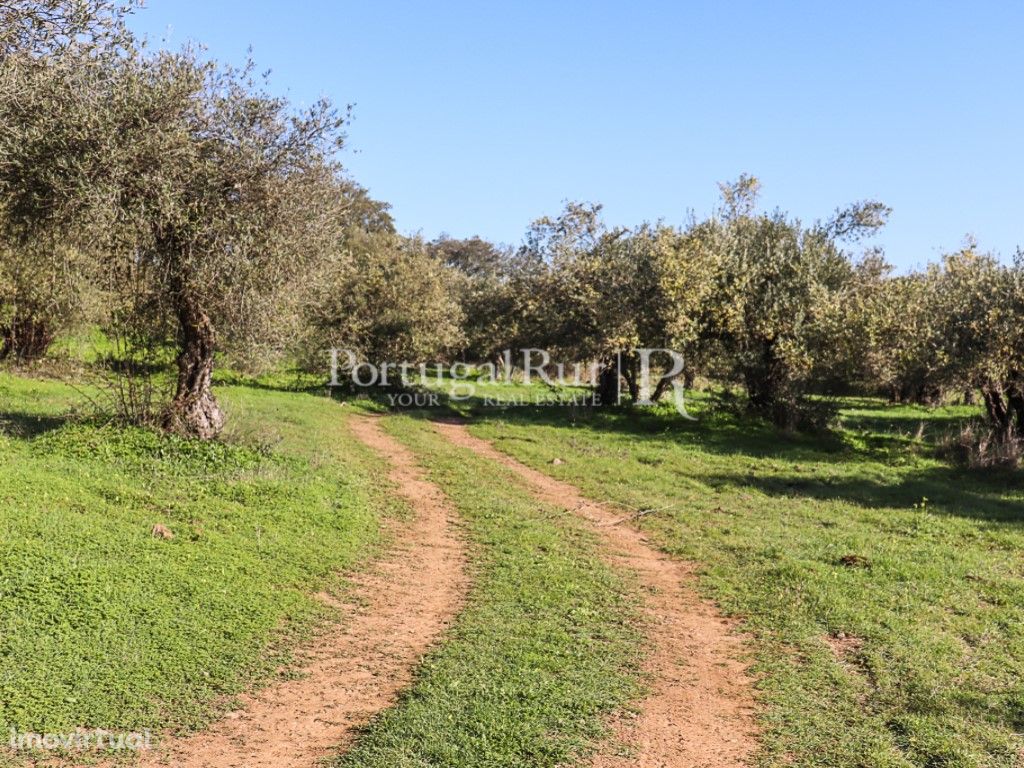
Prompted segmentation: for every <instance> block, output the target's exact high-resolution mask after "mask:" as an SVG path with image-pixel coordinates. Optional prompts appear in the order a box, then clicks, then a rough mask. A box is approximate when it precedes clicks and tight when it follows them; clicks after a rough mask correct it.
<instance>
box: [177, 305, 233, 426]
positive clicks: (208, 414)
mask: <svg viewBox="0 0 1024 768" xmlns="http://www.w3.org/2000/svg"><path fill="white" fill-rule="evenodd" d="M178 324H179V326H180V328H179V333H180V334H181V339H180V343H181V352H180V353H179V354H178V386H177V390H176V391H175V394H174V399H173V400H172V401H171V404H170V406H169V407H168V410H167V415H166V417H165V419H164V427H165V428H166V429H169V430H171V431H173V432H178V433H180V434H184V435H189V436H192V437H198V438H201V439H203V440H209V439H210V438H213V437H216V436H217V435H218V434H220V431H221V429H223V427H224V412H223V411H222V410H221V409H220V406H219V405H218V404H217V399H216V398H215V397H214V396H213V390H212V388H211V387H212V383H213V352H214V343H215V340H216V337H215V334H214V331H213V324H212V323H211V322H210V318H209V317H208V316H207V314H206V313H205V312H203V311H202V310H201V309H200V308H199V307H198V306H196V305H195V304H194V303H192V302H189V301H187V300H185V301H182V303H181V306H180V307H179V309H178Z"/></svg>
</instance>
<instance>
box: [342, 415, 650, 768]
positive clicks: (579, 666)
mask: <svg viewBox="0 0 1024 768" xmlns="http://www.w3.org/2000/svg"><path fill="white" fill-rule="evenodd" d="M387 428H388V429H389V430H390V431H392V432H393V434H395V435H396V436H398V437H399V438H400V439H401V440H402V441H403V442H405V443H407V444H408V445H409V446H410V447H412V448H413V449H414V450H415V451H417V453H419V454H420V455H421V456H422V457H424V459H425V461H426V462H428V465H429V468H430V469H429V474H430V477H431V479H433V480H434V481H435V482H437V483H438V484H439V485H440V486H441V487H442V488H443V489H444V490H445V492H446V493H447V494H448V495H449V497H450V498H451V499H452V501H453V502H454V504H455V505H456V506H457V508H458V511H459V513H460V514H461V516H462V517H463V519H464V521H465V525H466V531H467V535H468V536H469V538H470V540H471V542H472V543H473V544H474V548H475V550H476V552H477V557H476V560H475V563H474V565H475V572H476V576H475V586H474V589H473V591H472V594H471V596H470V602H469V605H468V607H467V609H466V610H465V612H464V613H463V614H462V615H461V616H460V617H459V619H458V620H457V622H456V623H455V625H454V626H453V627H452V629H451V631H450V633H449V636H448V638H447V641H446V642H445V644H444V645H443V646H442V647H440V648H439V649H438V650H436V651H435V652H434V653H432V654H431V655H430V656H429V657H428V659H427V660H426V663H425V664H424V667H423V669H422V670H421V672H420V675H419V678H418V681H417V683H416V684H415V686H414V688H413V689H412V691H411V692H410V693H409V694H408V695H407V696H405V697H404V699H403V701H402V702H401V703H400V705H399V706H397V707H396V708H394V709H393V710H390V711H388V712H385V713H384V714H383V715H382V716H381V717H380V718H378V719H377V721H376V722H374V723H373V724H372V726H371V727H370V729H369V731H368V733H367V734H366V735H365V737H364V738H363V739H362V740H361V741H360V743H359V744H358V745H357V746H356V747H355V749H354V750H353V751H352V752H350V753H349V754H348V755H347V756H346V757H345V758H343V759H342V760H341V761H340V762H339V763H338V765H339V766H344V767H345V768H349V767H350V768H377V767H379V768H411V767H412V766H450V767H451V768H470V767H471V766H473V767H475V766H481V767H482V766H521V765H522V766H527V765H528V766H532V767H534V768H537V767H542V766H554V765H559V764H562V763H564V762H565V761H566V760H568V759H570V758H571V756H572V755H573V754H575V753H576V752H577V751H579V750H580V749H584V748H585V747H586V745H587V744H589V743H590V742H591V741H592V740H593V739H594V738H595V737H596V736H598V735H599V734H600V733H601V731H602V728H601V718H602V715H605V714H607V713H609V712H610V711H612V710H614V709H616V708H617V707H619V706H621V705H623V704H624V703H625V702H626V701H628V700H629V699H630V698H631V697H633V696H635V695H636V693H637V684H636V682H635V675H636V662H637V654H638V647H637V643H638V638H637V636H636V634H635V632H634V631H633V630H632V629H631V627H632V626H633V619H634V614H633V611H634V603H633V599H632V598H631V597H630V596H629V594H628V591H627V587H626V585H625V584H624V583H623V582H622V580H621V577H620V576H619V575H616V574H613V573H611V572H610V571H609V569H608V568H607V567H606V566H605V565H604V564H603V563H602V562H601V561H600V560H598V559H597V557H596V555H595V549H594V543H593V541H592V539H591V537H590V536H589V535H587V534H586V533H584V532H583V531H582V530H581V529H580V528H579V527H578V526H576V525H575V524H574V522H573V521H572V520H571V518H568V517H566V516H565V515H563V514H559V513H558V512H557V511H555V510H552V509H549V508H546V507H544V506H542V505H539V504H538V503H536V502H535V501H533V500H532V499H531V498H530V497H529V495H528V494H527V493H526V491H525V490H523V489H522V487H521V486H520V485H519V484H518V482H516V481H515V480H514V479H513V478H511V476H509V475H507V474H506V473H505V472H504V470H501V469H500V468H498V467H496V466H495V465H494V464H493V463H492V462H488V461H487V460H483V459H478V458H476V457H474V456H472V455H471V454H469V453H468V452H466V451H465V450H463V449H460V448H456V447H454V446H451V445H449V444H447V443H446V442H445V441H444V440H442V439H441V438H439V437H438V436H437V435H435V434H433V433H432V431H431V430H430V429H429V427H428V426H427V425H425V424H423V423H422V422H417V421H415V420H413V419H410V418H400V417H392V418H389V419H388V421H387Z"/></svg>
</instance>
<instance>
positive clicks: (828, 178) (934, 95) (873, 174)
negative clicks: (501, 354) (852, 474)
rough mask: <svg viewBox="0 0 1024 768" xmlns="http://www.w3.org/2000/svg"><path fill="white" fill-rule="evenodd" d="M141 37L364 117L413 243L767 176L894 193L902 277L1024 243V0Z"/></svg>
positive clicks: (353, 157)
mask: <svg viewBox="0 0 1024 768" xmlns="http://www.w3.org/2000/svg"><path fill="white" fill-rule="evenodd" d="M132 26H133V28H134V29H135V30H136V31H137V32H141V33H143V34H145V35H146V36H147V37H148V38H149V39H150V41H151V43H152V44H161V43H162V44H164V45H166V46H168V47H172V48H176V47H180V46H181V45H183V44H185V43H187V42H189V41H192V42H199V43H203V44H204V45H205V46H206V47H207V49H208V52H209V54H210V55H211V56H212V57H214V58H217V59H220V60H222V61H225V62H228V63H236V64H237V63H241V62H243V61H244V60H245V57H246V53H247V50H248V49H249V48H250V46H251V48H252V56H253V58H254V60H255V62H256V63H257V65H258V68H259V69H260V70H264V69H269V70H270V71H271V76H270V84H271V87H272V89H273V90H274V91H275V92H279V93H282V94H284V95H287V96H288V97H289V98H290V99H291V100H292V101H293V102H294V103H296V104H298V105H302V104H309V103H310V102H312V101H314V100H315V99H317V98H319V97H321V96H327V97H329V98H330V99H332V100H333V101H334V102H335V103H338V104H340V105H346V104H354V105H355V106H354V120H353V122H352V124H351V125H350V127H349V130H348V144H347V149H346V151H345V152H344V154H343V157H342V161H343V163H344V164H345V166H346V167H347V168H348V170H349V172H350V174H351V175H352V176H353V178H355V180H356V181H358V182H359V183H361V184H362V185H363V186H365V187H367V188H368V189H369V190H370V192H371V194H372V195H373V196H374V197H376V198H377V199H381V200H385V201H387V202H389V203H391V205H392V206H393V209H392V213H393V215H394V217H395V221H396V224H397V226H398V228H399V230H400V231H402V232H406V233H414V232H420V233H422V234H423V235H424V236H425V237H428V238H433V237H435V236H437V235H438V234H440V233H442V232H445V233H448V234H450V235H451V236H454V237H468V236H472V235H479V236H481V237H485V238H488V239H491V240H495V241H498V242H504V243H509V244H517V243H519V242H520V240H521V239H522V236H523V234H524V232H525V231H526V228H527V226H528V225H529V223H530V222H531V221H533V220H534V219H536V218H538V217H540V216H544V215H554V214H557V213H558V212H559V211H560V210H561V209H562V207H563V203H564V202H565V201H567V200H580V201H592V202H599V203H602V204H603V205H604V215H605V220H606V221H607V222H608V223H609V224H611V225H615V226H618V225H622V226H632V225H636V224H639V223H641V222H643V221H655V220H658V219H663V220H665V221H666V222H668V223H672V224H682V223H684V222H685V220H686V218H687V216H688V213H689V212H690V211H693V212H695V213H696V214H697V215H698V216H705V215H707V214H709V213H710V212H711V211H712V210H713V209H714V207H715V205H716V202H717V199H718V186H717V185H718V182H721V181H726V180H730V179H735V178H736V177H738V176H739V175H740V174H741V173H750V174H753V175H754V176H757V177H758V178H759V179H760V180H761V183H762V189H763V195H762V201H763V206H764V207H765V208H768V209H771V208H775V207H779V208H782V209H783V210H786V211H789V212H790V213H791V214H792V215H794V216H796V217H799V218H801V219H803V220H805V221H808V222H810V221H813V220H815V219H818V218H826V217H828V216H829V215H830V214H831V213H832V212H833V211H834V210H835V209H836V208H837V207H839V206H843V205H845V204H848V203H850V202H853V201H856V200H862V199H877V200H881V201H883V202H885V203H886V204H887V205H889V206H891V207H892V209H893V213H892V217H891V218H890V222H889V225H888V226H887V227H886V229H885V230H884V231H883V232H882V233H880V234H879V235H878V236H877V237H876V238H875V239H874V240H873V241H872V244H874V245H881V246H883V247H884V248H885V250H886V254H887V255H888V257H889V259H890V261H892V262H893V263H894V264H896V265H897V266H898V267H900V268H901V269H908V268H911V267H914V266H920V265H922V264H924V263H926V262H928V261H932V260H935V259H937V258H938V257H939V256H940V255H941V254H942V253H944V252H947V251H951V250H954V249H956V248H958V247H959V246H960V245H961V244H962V243H963V241H964V238H965V236H967V235H971V236H973V237H975V238H976V239H977V241H978V243H979V245H980V246H981V247H982V248H983V249H985V250H991V251H994V252H997V253H999V254H1000V255H1001V256H1002V257H1003V258H1007V259H1008V258H1010V257H1011V256H1012V254H1013V252H1014V251H1015V250H1016V247H1017V246H1018V244H1020V245H1022V246H1024V56H1021V53H1020V41H1021V37H1022V32H1024V3H1022V2H1017V1H1016V0H1004V2H985V1H982V2H971V3H967V2H914V1H913V0H899V1H898V2H892V0H890V1H889V2H877V3H876V2H871V1H868V2H859V3H828V2H813V3H812V2H785V3H783V2H780V3H769V2H749V3H746V2H723V1H721V0H720V1H719V2H683V1H679V2H644V1H643V0H640V1H637V2H625V1H623V2H616V3H612V2H602V1H601V0H593V1H592V2H575V1H573V0H564V1H560V2H553V1H550V0H549V1H548V2H538V1H535V0H519V2H488V1H486V0H476V1H475V2H461V0H460V1H458V2H455V1H452V2H448V1H447V0H433V1H432V2H391V1H390V0H363V2H349V1H347V0H337V1H335V2H330V1H329V0H308V1H305V2H302V1H300V0H292V2H283V1H278V0H274V1H270V0H264V1H262V2H261V1H260V0H146V7H145V8H143V9H142V10H140V11H138V12H137V13H136V15H135V17H134V19H133V21H132Z"/></svg>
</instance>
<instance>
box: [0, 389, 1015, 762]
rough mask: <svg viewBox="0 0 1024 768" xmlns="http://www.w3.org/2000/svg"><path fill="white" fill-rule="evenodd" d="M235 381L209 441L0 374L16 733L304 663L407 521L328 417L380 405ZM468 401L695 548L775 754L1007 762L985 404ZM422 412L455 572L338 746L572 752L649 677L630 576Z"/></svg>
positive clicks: (1010, 756) (1, 605)
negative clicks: (770, 411)
mask: <svg viewBox="0 0 1024 768" xmlns="http://www.w3.org/2000/svg"><path fill="white" fill-rule="evenodd" d="M221 382H222V385H221V386H220V388H219V390H218V391H219V396H220V397H221V398H222V400H223V401H224V402H225V403H226V405H227V408H228V410H229V415H230V417H231V420H230V424H231V427H230V432H229V434H228V436H227V437H226V439H225V440H224V441H222V442H217V443H211V444H202V443H196V442H190V441H183V440H178V439H175V438H170V437H164V436H160V435H158V434H156V433H154V432H150V431H147V430H140V429H119V428H113V427H109V426H107V427H101V426H98V425H96V424H92V423H89V422H88V421H83V420H81V419H78V418H68V413H69V411H70V409H71V407H72V405H73V404H74V403H75V402H78V401H79V397H78V395H76V393H75V392H74V391H73V390H72V389H70V388H68V387H67V386H65V385H62V384H57V383H54V382H50V381H45V380H30V379H26V378H22V377H18V376H14V375H8V374H0V460H2V462H3V466H4V467H5V469H6V470H7V471H5V472H4V473H3V474H2V475H0V598H2V601H0V660H2V666H0V727H2V728H3V729H7V728H9V727H11V726H15V727H17V728H18V729H20V730H23V731H52V732H61V731H66V730H69V729H72V728H74V727H76V726H81V725H83V724H84V725H87V726H88V727H110V728H115V729H143V728H152V729H164V728H170V729H172V730H173V729H192V728H197V727H201V726H202V725H203V724H204V723H206V722H207V721H208V720H209V718H210V717H212V716H214V715H215V714H216V713H217V712H218V711H221V710H222V708H223V707H224V706H226V705H227V704H228V703H229V702H230V700H231V698H232V696H233V695H234V694H236V693H238V692H240V691H242V690H245V689H247V688H250V687H252V686H254V685H259V684H261V683H265V682H267V681H269V680H272V679H273V678H274V676H275V675H282V674H283V675H288V674H292V671H293V669H294V668H293V667H289V664H288V662H289V654H288V652H289V649H294V648H295V647H296V645H297V644H298V643H300V642H301V641H302V640H304V639H307V638H309V637H310V636H311V635H312V634H313V633H315V632H317V631H318V629H319V628H320V627H322V626H323V620H324V619H326V618H328V610H329V609H327V608H326V607H324V606H323V605H321V603H320V602H318V601H316V600H314V599H312V598H310V596H309V595H310V593H311V592H313V591H315V590H317V589H321V588H326V589H328V590H335V591H337V590H342V589H344V584H343V583H341V581H340V578H339V576H338V573H339V571H343V570H344V569H346V568H351V567H353V566H355V565H357V564H358V562H359V561H360V559H361V558H362V557H365V556H367V555H368V554H372V553H373V552H374V551H375V550H376V548H378V547H379V546H380V545H381V540H380V539H381V537H380V530H379V521H380V519H381V517H382V516H385V515H389V514H401V512H402V509H403V508H402V506H401V505H400V504H398V503H397V502H395V501H394V500H393V498H392V496H391V494H390V492H389V488H388V486H387V484H386V482H385V481H384V480H383V479H381V478H383V476H384V473H383V471H382V470H383V466H382V465H381V463H380V462H379V461H378V460H377V459H376V458H374V457H373V456H371V455H370V454H369V453H368V452H366V451H365V450H363V449H362V448H360V447H359V445H358V444H357V443H356V441H354V440H353V439H352V438H351V436H350V435H349V433H348V431H347V429H346V427H345V420H346V418H347V414H349V413H352V412H361V411H364V410H367V409H373V410H376V411H378V412H379V411H380V410H381V409H380V407H379V406H373V405H372V404H370V403H366V402H360V403H355V402H354V403H352V404H350V405H349V406H345V407H343V406H340V405H339V404H338V403H336V402H332V401H330V400H328V399H327V398H323V397H320V396H317V395H315V394H306V393H302V392H297V391H291V392H289V391H283V390H281V389H275V388H274V384H273V383H272V382H271V383H268V382H247V381H246V380H244V379H242V378H239V377H222V378H221ZM281 383H282V382H277V384H281ZM508 393H510V394H511V395H512V398H513V399H515V400H522V399H529V398H530V397H532V392H531V391H528V389H527V388H524V387H522V386H521V385H513V386H512V387H511V389H510V390H509V392H508ZM503 394H505V393H503ZM548 394H550V393H548ZM480 405H481V404H480V402H479V401H472V400H470V401H467V402H465V403H462V404H461V405H460V406H459V407H460V408H461V409H462V410H463V411H464V412H465V413H467V414H469V415H471V416H472V418H473V422H474V423H473V425H472V427H471V428H472V429H473V431H474V432H475V433H476V434H478V435H480V436H482V437H485V438H488V439H491V440H493V441H495V443H496V444H497V446H498V447H499V448H501V449H502V450H505V451H507V452H508V453H510V454H512V455H514V456H516V457H518V458H520V459H521V460H523V461H525V462H527V463H529V464H531V465H533V466H535V467H537V468H538V469H541V470H542V471H545V472H548V473H551V474H552V475H555V476H557V477H559V478H561V479H564V480H567V481H570V482H572V483H574V484H576V485H578V486H579V487H580V488H582V489H583V490H584V492H585V493H587V494H588V495H590V496H592V497H593V498H595V499H599V500H603V501H607V502H610V503H613V504H617V505H620V506H621V507H622V508H623V509H624V510H628V511H632V512H633V513H634V515H635V523H636V524H637V525H639V526H642V527H643V528H644V529H645V530H646V531H647V532H648V533H649V534H650V535H651V537H652V538H653V539H654V540H655V541H656V542H657V543H658V544H659V545H660V546H661V547H663V548H664V549H665V550H666V551H667V552H669V553H672V554H674V555H676V556H678V557H681V558H685V559H688V560H692V561H694V562H696V563H698V564H699V569H700V584H701V588H702V590H703V591H704V592H705V594H707V595H708V596H710V597H713V598H715V599H716V600H717V601H718V603H719V604H720V605H721V607H722V608H723V610H724V611H726V612H727V613H729V614H731V615H734V616H738V617H740V618H741V619H742V621H743V626H744V628H745V629H746V630H748V631H749V632H750V635H751V637H752V647H753V650H754V652H755V655H756V672H757V675H758V679H759V683H758V687H759V695H760V702H761V708H760V709H761V715H760V717H761V723H762V726H763V729H764V731H763V736H762V741H763V750H762V752H761V754H760V756H759V760H760V762H761V763H762V764H763V765H765V766H790V765H798V766H809V767H810V766H830V767H832V768H845V767H847V766H864V768H867V767H868V766H871V767H875V766H886V767H896V766H899V767H900V768H906V767H909V766H914V767H915V768H934V767H936V766H958V767H959V766H963V767H965V768H966V767H967V766H971V767H981V766H986V767H987V766H999V767H1001V768H1009V767H1010V766H1015V765H1019V764H1020V762H1021V758H1020V756H1021V748H1022V745H1024V739H1022V735H1021V732H1022V730H1024V481H1022V479H1021V477H1020V475H1019V474H1011V473H998V472H989V473H986V474H982V473H979V472H976V471H967V470H959V469H955V468H953V467H951V466H950V465H948V464H947V463H945V462H944V461H942V460H941V459H939V458H937V457H936V453H935V445H936V442H937V440H938V438H939V437H940V435H941V434H942V433H944V432H945V431H946V430H949V429H952V428H954V427H955V426H956V425H957V424H959V423H960V422H961V421H962V420H963V419H965V418H968V417H970V416H971V415H972V414H973V410H972V409H969V408H962V407H958V408H945V409H938V410H925V409H919V408H913V407H892V406H886V405H884V404H881V403H879V402H877V401H873V400H868V399H850V400H848V401H846V402H845V407H844V410H843V411H842V424H841V428H840V429H838V430H836V431H835V432H833V433H830V434H826V435H819V436H793V435H785V434H780V433H779V432H777V431H775V430H774V429H772V428H770V427H767V426H765V425H763V424H760V423H758V422H753V421H750V420H748V419H746V418H743V417H739V416H734V415H730V414H729V413H727V412H725V411H721V410H714V409H712V408H711V402H710V401H709V400H708V399H707V398H700V397H698V398H697V399H696V400H695V401H693V402H692V406H693V407H692V412H694V413H696V414H698V415H699V420H698V421H697V422H688V421H685V420H683V419H681V418H680V417H678V416H677V415H675V414H674V413H673V412H671V411H669V410H665V409H663V410H644V411H635V412H628V411H609V412H604V413H595V412H593V411H588V410H587V409H584V408H559V407H551V406H543V407H508V408H495V407H486V408H484V407H480ZM423 415H425V414H422V413H420V414H412V415H406V416H390V417H388V418H387V419H386V420H385V427H386V429H388V430H389V431H390V432H391V433H392V434H393V435H395V436H396V437H398V438H399V439H400V440H401V441H402V442H404V443H405V444H407V445H408V446H410V447H411V448H412V449H413V450H414V451H415V452H416V453H417V454H418V455H419V456H420V457H421V458H422V460H423V462H424V466H425V467H426V468H427V470H428V474H429V476H430V478H431V479H432V480H434V482H436V483H437V484H438V485H439V486H441V487H442V488H443V490H444V491H445V492H446V493H447V494H448V496H449V497H450V499H451V500H452V503H453V504H454V505H455V506H456V508H457V511H458V513H459V516H460V519H461V521H462V524H463V526H464V528H465V533H466V536H467V538H468V540H469V543H470V545H471V552H472V559H473V563H472V565H473V577H474V583H473V589H472V592H471V594H470V597H469V602H468V605H467V607H466V609H465V611H464V612H463V613H462V615H461V616H460V617H459V618H458V619H457V621H456V622H455V624H454V625H453V626H452V628H451V629H450V631H449V632H448V634H447V635H446V638H445V642H444V643H443V644H442V645H441V646H439V647H438V648H436V649H435V650H434V651H433V652H432V653H431V654H430V655H429V656H428V658H427V659H426V660H425V662H424V664H423V666H422V668H421V669H420V670H419V672H418V675H417V678H416V682H415V684H414V687H413V688H412V689H411V690H410V691H409V692H408V693H407V694H406V695H405V696H403V698H402V700H401V701H400V703H399V705H398V706H396V707H395V708H393V709H391V710H389V711H386V712H385V713H383V714H382V715H381V716H380V717H378V718H377V719H376V720H375V721H374V722H373V723H372V724H371V726H370V727H369V728H368V729H367V730H366V732H365V733H364V734H363V736H362V738H361V739H360V740H359V741H358V742H357V744H356V746H355V747H354V749H353V750H351V751H350V752H349V753H348V754H347V755H346V756H345V757H344V758H341V759H340V760H339V761H337V765H338V766H339V768H375V767H376V766H380V767H381V768H383V767H384V766H388V767H389V768H390V767H391V766H408V767H412V766H428V765H445V766H458V767H460V768H468V767H470V766H474V767H475V766H498V765H530V766H556V765H563V764H571V763H572V760H573V758H574V756H575V755H578V754H581V753H585V752H586V751H587V750H588V749H589V748H590V747H591V746H593V745H594V744H595V740H596V739H597V738H599V737H600V735H601V734H602V722H603V721H604V717H605V716H606V715H607V714H609V713H610V712H612V711H614V710H616V709H619V708H621V707H623V706H628V705H629V702H630V701H634V700H636V698H637V697H638V696H639V693H640V691H641V690H642V680H640V679H639V677H638V672H637V669H638V664H639V661H640V659H641V658H642V653H643V648H642V647H641V642H640V640H639V636H638V633H637V632H636V630H635V618H636V611H637V607H636V603H637V595H636V591H635V590H636V588H635V586H634V585H633V584H632V583H631V581H630V578H629V576H628V574H621V573H615V572H612V571H610V570H609V568H608V567H607V566H606V565H605V564H604V563H603V561H602V560H601V559H600V558H599V557H598V550H597V545H596V544H595V542H594V541H593V539H592V538H591V536H590V535H589V534H588V533H587V532H586V531H585V530H583V529H582V528H580V527H579V526H578V525H576V524H575V523H574V522H573V521H572V518H571V517H570V516H566V515H559V514H555V513H554V511H553V510H550V509H547V508H545V507H544V506H543V505H540V504H538V503H536V502H535V501H533V500H532V499H531V497H530V496H529V494H528V493H527V492H526V490H525V489H524V488H523V487H522V486H521V485H520V484H519V482H518V481H516V480H515V479H514V478H512V477H511V476H509V475H508V474H507V473H506V472H505V470H503V469H502V468H500V467H498V466H496V465H494V464H493V463H489V462H487V461H485V460H483V459H480V458H477V457H474V456H472V455H469V454H467V453H466V452H465V451H464V450H463V449H460V448H457V447H454V446H451V445H449V444H447V443H446V442H444V441H443V440H442V439H441V438H440V437H439V436H437V435H436V434H435V433H434V432H433V431H432V430H431V428H430V426H429V424H428V423H427V422H426V421H424V420H423V419H422V418H415V416H423ZM555 459H559V460H560V462H555V461H554V460H555ZM157 524H160V525H164V526H166V527H167V528H169V529H170V530H171V531H173V533H174V537H173V538H172V539H162V538H159V537H154V536H153V535H152V533H151V529H152V527H153V526H154V525H157ZM0 760H2V758H0Z"/></svg>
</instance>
